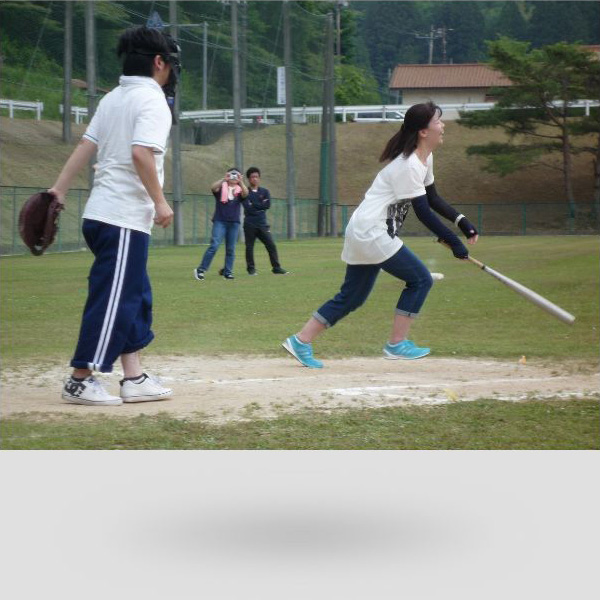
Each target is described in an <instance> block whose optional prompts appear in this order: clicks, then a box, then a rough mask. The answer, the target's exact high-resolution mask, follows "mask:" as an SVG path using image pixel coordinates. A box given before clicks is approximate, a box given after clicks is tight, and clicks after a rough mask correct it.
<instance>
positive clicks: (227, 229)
mask: <svg viewBox="0 0 600 600" xmlns="http://www.w3.org/2000/svg"><path fill="white" fill-rule="evenodd" d="M210 189H211V191H212V193H213V196H214V197H215V214H214V215H213V218H212V222H213V226H212V233H211V238H210V245H209V246H208V248H207V250H206V252H205V253H204V256H203V257H202V261H201V262H200V265H199V266H198V267H196V268H195V269H194V277H195V278H196V279H197V280H198V281H202V280H203V279H204V278H205V273H206V271H208V268H209V267H210V263H211V262H212V259H213V258H214V256H215V254H216V252H217V250H218V249H219V246H220V245H221V243H222V242H223V240H225V266H224V267H223V268H222V269H220V270H219V275H221V276H222V277H223V278H224V279H234V277H233V262H234V261H235V245H236V243H237V238H238V232H239V230H240V213H241V202H242V200H243V199H244V198H246V196H247V195H248V188H247V187H246V185H245V183H244V180H243V178H242V174H241V173H240V171H239V170H238V169H235V168H233V169H229V170H228V171H227V172H226V173H225V176H224V177H223V179H219V180H218V181H215V182H214V183H213V184H212V185H211V188H210Z"/></svg>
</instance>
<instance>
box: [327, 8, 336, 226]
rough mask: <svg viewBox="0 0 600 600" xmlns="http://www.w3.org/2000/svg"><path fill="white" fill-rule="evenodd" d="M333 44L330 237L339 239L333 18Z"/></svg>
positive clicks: (330, 59)
mask: <svg viewBox="0 0 600 600" xmlns="http://www.w3.org/2000/svg"><path fill="white" fill-rule="evenodd" d="M330 27H331V30H332V35H331V42H330V46H329V52H328V53H327V56H328V61H327V62H328V69H327V76H328V79H329V86H328V88H327V92H328V96H329V97H328V100H327V103H328V104H329V112H328V115H327V116H328V117H329V118H328V121H329V126H328V129H329V149H328V150H329V157H328V158H329V160H328V163H329V166H328V168H327V170H328V172H329V186H328V188H329V190H328V191H329V235H330V236H331V237H337V159H336V139H335V138H336V136H335V69H334V56H333V17H331V25H330Z"/></svg>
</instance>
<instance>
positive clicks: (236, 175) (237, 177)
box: [229, 172, 240, 181]
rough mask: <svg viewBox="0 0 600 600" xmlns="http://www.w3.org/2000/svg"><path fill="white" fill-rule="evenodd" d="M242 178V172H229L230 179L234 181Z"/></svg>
mask: <svg viewBox="0 0 600 600" xmlns="http://www.w3.org/2000/svg"><path fill="white" fill-rule="evenodd" d="M239 178H240V174H239V173H236V172H231V173H229V179H231V180H232V181H237V180H238V179H239Z"/></svg>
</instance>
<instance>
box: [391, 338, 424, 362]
mask: <svg viewBox="0 0 600 600" xmlns="http://www.w3.org/2000/svg"><path fill="white" fill-rule="evenodd" d="M430 352H431V349H430V348H419V347H418V346H415V344H414V343H413V342H411V341H410V340H402V341H401V342H398V343H397V344H390V343H389V342H388V343H387V344H386V345H385V346H384V347H383V357H384V358H389V359H391V360H397V359H399V358H400V359H402V360H415V359H416V358H423V357H424V356H427V355H428V354H429V353H430Z"/></svg>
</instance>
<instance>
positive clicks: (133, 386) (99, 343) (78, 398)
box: [48, 27, 180, 405]
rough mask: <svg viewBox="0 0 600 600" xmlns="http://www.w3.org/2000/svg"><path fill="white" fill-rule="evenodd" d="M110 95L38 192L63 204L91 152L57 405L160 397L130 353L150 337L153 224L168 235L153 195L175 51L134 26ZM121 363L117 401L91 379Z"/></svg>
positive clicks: (160, 201) (157, 189)
mask: <svg viewBox="0 0 600 600" xmlns="http://www.w3.org/2000/svg"><path fill="white" fill-rule="evenodd" d="M117 54H118V55H119V57H121V58H122V59H123V75H122V76H121V77H120V79H119V86H118V87H116V88H115V89H114V90H112V91H111V92H110V93H109V94H107V95H106V96H105V97H104V98H103V99H102V100H101V101H100V103H99V105H98V109H97V110H96V113H95V114H94V117H93V118H92V120H91V122H90V124H89V127H88V128H87V130H86V132H85V134H84V136H83V138H82V139H81V141H80V142H79V145H78V146H77V148H76V149H75V150H74V152H73V154H72V155H71V157H70V158H69V159H68V161H67V162H66V164H65V166H64V167H63V170H62V172H61V174H60V175H59V177H58V179H57V180H56V183H55V184H54V185H53V186H52V188H50V189H49V190H48V191H49V192H50V193H52V194H54V195H55V196H56V198H57V199H58V200H59V201H60V202H61V203H64V200H65V196H66V194H67V192H68V190H69V187H70V185H71V182H72V180H73V178H74V177H75V175H77V173H79V172H80V171H81V169H83V168H84V167H85V166H86V165H87V164H88V163H89V161H90V160H91V158H92V157H93V156H94V153H95V152H96V151H97V153H98V154H97V165H96V173H95V176H94V185H93V189H92V192H91V194H90V197H89V199H88V202H87V204H86V207H85V210H84V213H83V226H82V230H83V235H84V237H85V240H86V243H87V244H88V246H89V248H90V250H91V251H92V252H93V254H94V256H95V260H94V263H93V265H92V267H91V270H90V275H89V287H88V298H87V302H86V305H85V308H84V312H83V317H82V322H81V329H80V333H79V341H78V344H77V348H76V350H75V354H74V356H73V359H72V361H71V366H72V367H73V373H72V375H71V376H70V377H69V378H68V379H67V381H66V383H65V385H64V388H63V392H62V397H63V399H65V400H66V401H67V402H71V403H74V404H87V405H117V404H121V403H122V402H143V401H149V400H163V399H166V398H170V397H171V395H172V391H171V390H170V389H167V388H165V387H163V386H162V385H161V384H160V382H159V381H158V380H156V379H154V378H153V377H151V376H149V375H148V374H147V373H144V372H143V370H142V366H141V362H140V357H139V351H140V350H141V349H142V348H144V347H146V346H147V345H148V344H149V343H150V342H151V341H152V339H153V338H154V334H153V333H152V330H151V325H152V291H151V287H150V280H149V279H148V274H147V271H146V263H147V259H148V244H149V240H150V232H151V229H152V225H153V223H156V224H157V225H160V226H161V227H168V226H169V225H170V224H171V222H172V220H173V211H172V210H171V207H170V206H169V204H168V203H167V201H166V199H165V196H164V194H163V190H162V185H163V180H164V173H163V162H164V155H165V152H166V149H167V140H168V137H169V131H170V128H171V123H172V119H173V117H172V114H171V110H170V108H169V103H168V100H169V97H170V99H171V100H172V97H173V95H174V91H175V85H176V82H177V79H176V78H177V75H178V74H179V69H180V63H179V47H178V46H177V44H176V43H175V42H174V40H173V39H172V38H171V37H170V36H168V35H165V34H163V33H161V32H160V31H158V30H156V29H148V28H146V27H137V28H134V29H129V30H127V31H126V32H125V33H124V34H123V35H122V36H121V38H120V39H119V43H118V47H117ZM119 357H120V359H121V364H122V366H123V374H124V378H123V380H121V382H120V394H119V396H113V395H111V394H109V393H108V392H107V391H106V390H105V389H104V387H103V386H102V385H101V384H100V382H99V381H98V380H97V379H96V378H95V377H94V375H93V372H94V371H100V372H102V373H109V372H111V371H112V369H113V363H114V362H115V361H116V360H117V358H119Z"/></svg>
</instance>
